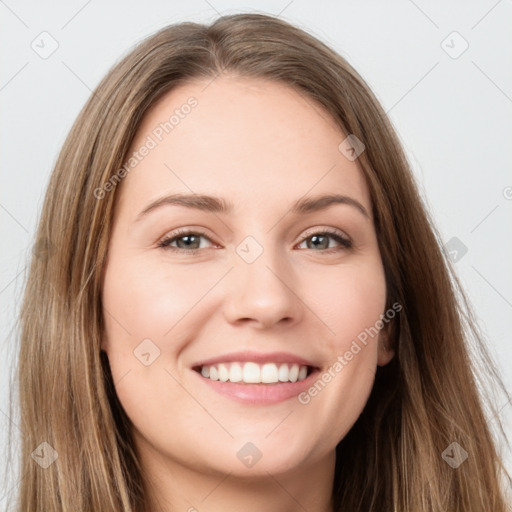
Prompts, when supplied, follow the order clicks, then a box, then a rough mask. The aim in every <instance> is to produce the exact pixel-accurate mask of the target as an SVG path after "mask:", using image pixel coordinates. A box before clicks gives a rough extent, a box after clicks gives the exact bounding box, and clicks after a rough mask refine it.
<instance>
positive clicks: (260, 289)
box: [224, 251, 304, 329]
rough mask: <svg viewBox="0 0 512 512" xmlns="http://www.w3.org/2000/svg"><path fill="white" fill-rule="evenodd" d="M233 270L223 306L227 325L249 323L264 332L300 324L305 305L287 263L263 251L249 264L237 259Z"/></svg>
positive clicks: (296, 281) (295, 278) (296, 280)
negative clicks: (279, 325) (279, 326)
mask: <svg viewBox="0 0 512 512" xmlns="http://www.w3.org/2000/svg"><path fill="white" fill-rule="evenodd" d="M235 258H238V256H237V255H235ZM235 267H236V268H235V269H234V270H233V271H232V272H230V276H229V283H228V285H227V288H226V301H225V303H224V304H225V306H224V315H225V318H226V320H227V321H228V322H230V323H232V324H241V323H252V324H253V325H254V327H256V328H259V329H267V328H269V327H272V326H273V325H275V324H279V323H281V324H283V325H288V326H290V325H292V324H294V323H297V322H299V321H300V319H301V318H302V315H303V311H304V305H303V303H302V301H301V299H300V298H299V296H298V294H297V292H296V291H295V290H294V286H293V285H294V283H295V285H297V283H298V279H297V277H296V276H295V274H294V272H293V269H292V268H291V267H290V265H289V264H288V263H287V262H286V261H283V260H282V259H281V260H279V257H278V256H273V255H271V254H270V252H269V251H264V252H263V254H262V255H261V256H260V257H259V258H258V259H256V261H253V262H252V263H247V262H246V261H244V260H243V259H241V258H239V259H238V260H236V263H235Z"/></svg>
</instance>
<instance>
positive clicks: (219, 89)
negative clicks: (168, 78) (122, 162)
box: [121, 76, 371, 211]
mask: <svg viewBox="0 0 512 512" xmlns="http://www.w3.org/2000/svg"><path fill="white" fill-rule="evenodd" d="M345 138H346V134H344V133H343V132H342V130H341V129H340V128H339V127H338V126H337V125H336V123H335V121H334V119H333V118H332V117H331V116H330V115H329V113H328V112H326V111H325V110H324V109H323V108H322V107H321V106H320V105H319V104H317V103H316V102H315V101H314V100H313V99H312V98H310V97H309V96H306V95H305V94H303V93H301V92H298V91H297V90H295V89H294V88H292V87H290V86H288V85H285V84H282V83H278V82H275V81H269V80H264V79H254V78H241V77H235V76H221V77H217V78H216V79H205V80H201V81H192V82H189V83H186V84H182V85H180V86H178V87H176V88H175V89H173V90H172V91H170V92H169V93H167V94H166V95H165V96H163V97H162V98H161V99H160V100H159V101H158V102H157V103H156V104H155V105H154V106H153V107H152V108H151V109H150V110H149V111H148V112H147V113H146V115H145V116H144V118H143V121H142V123H141V125H140V127H139V129H138V131H137V135H136V137H135V139H134V141H133V143H132V147H131V150H130V152H129V156H130V155H132V154H133V153H134V152H138V153H139V157H138V158H139V160H138V161H137V163H136V165H135V166H134V167H133V169H132V170H130V172H129V173H128V175H127V177H126V178H125V179H124V180H123V183H122V189H123V192H122V194H121V203H126V202H129V204H130V206H131V208H136V209H139V210H140V209H141V208H142V207H143V206H144V205H145V204H147V203H148V202H150V201H153V200H155V199H157V198H158V197H159V196H162V195H164V194H166V193H175V192H186V193H208V194H211V195H217V196H222V197H226V198H230V199H231V202H233V203H234V204H235V205H236V206H237V208H238V209H240V210H243V209H244V208H254V207H256V206H260V207H264V206H266V207H270V205H274V204H282V203H292V202H294V201H296V200H297V199H298V198H300V197H302V196H304V195H310V194H311V195H317V194H320V193H342V194H347V195H350V196H352V197H354V198H355V199H357V200H358V201H359V202H361V203H362V204H363V205H364V206H365V207H366V208H367V209H368V211H371V204H370V200H369V194H368V190H367V187H366V183H365V180H364V177H363V174H362V172H361V170H360V169H359V167H358V165H357V163H356V161H350V160H349V159H347V158H346V157H345V156H344V154H343V153H342V152H341V151H340V150H339V145H340V143H341V142H342V141H343V140H344V139H345ZM145 146H146V147H148V148H150V149H149V150H146V151H141V149H142V148H143V147H145ZM141 153H144V154H145V156H143V157H141V156H140V154H141Z"/></svg>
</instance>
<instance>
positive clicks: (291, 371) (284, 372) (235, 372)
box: [195, 361, 312, 385]
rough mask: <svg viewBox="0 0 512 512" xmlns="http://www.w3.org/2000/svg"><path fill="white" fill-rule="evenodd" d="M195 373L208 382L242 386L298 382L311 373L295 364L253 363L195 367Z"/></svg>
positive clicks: (308, 368)
mask: <svg viewBox="0 0 512 512" xmlns="http://www.w3.org/2000/svg"><path fill="white" fill-rule="evenodd" d="M195 369H196V371H198V372H200V373H201V375H202V376H203V377H204V378H206V379H210V380H218V381H221V382H239V383H244V384H274V385H276V384H281V383H286V382H300V381H302V380H304V379H305V378H306V377H307V376H308V374H309V373H311V371H312V367H310V366H307V365H299V364H296V363H265V364H258V363H256V362H253V361H247V362H237V361H234V362H230V363H218V364H212V365H203V366H201V367H196V368H195Z"/></svg>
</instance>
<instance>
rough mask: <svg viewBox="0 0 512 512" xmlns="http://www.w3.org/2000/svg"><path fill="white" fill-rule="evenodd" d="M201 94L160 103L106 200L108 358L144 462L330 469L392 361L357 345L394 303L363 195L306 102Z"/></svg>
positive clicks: (251, 83)
mask: <svg viewBox="0 0 512 512" xmlns="http://www.w3.org/2000/svg"><path fill="white" fill-rule="evenodd" d="M208 82H209V81H204V82H193V83H188V84H186V85H181V86H180V87H179V88H176V89H174V90H173V91H171V92H170V93H168V94H167V95H166V96H164V97H163V98H162V99H161V100H160V101H159V102H158V103H157V104H156V105H155V106H154V107H153V108H152V109H151V111H150V112H148V114H147V115H146V116H145V118H144V120H143V123H142V125H141V126H140V129H139V131H138V135H137V137H136V139H135V140H134V143H133V146H132V151H135V150H139V148H141V147H142V146H143V145H146V146H147V147H149V150H148V151H145V150H142V151H139V155H142V153H144V154H145V156H144V155H142V156H144V157H143V158H141V161H140V163H138V164H137V165H136V167H135V168H134V169H133V170H131V171H130V172H129V174H128V175H127V176H126V177H125V178H124V180H123V181H122V183H121V184H120V185H118V187H120V189H119V190H118V191H117V192H116V193H118V194H119V197H118V201H117V204H116V210H115V217H114V227H113V232H112V236H111V239H110V245H109V252H108V261H107V266H106V268H105V273H104V288H103V305H104V309H105V311H104V315H105V326H106V332H105V337H104V340H103V343H102V348H103V349H104V350H105V351H106V352H107V355H108V359H109V362H110V366H111V370H112V375H113V379H114V383H115V387H116V391H117V394H118V397H119V400H120V402H121V404H122V406H123V408H124V410H125V412H126V414H127V415H128V417H129V418H130V420H131V422H132V423H133V431H134V437H135V441H136V444H137V449H138V451H139V453H140V455H141V457H142V459H143V460H144V461H146V462H147V463H148V464H153V465H160V466H161V467H164V466H165V465H167V466H168V467H171V466H174V467H178V466H179V467H186V468H188V469H190V470H197V471H201V472H205V471H208V472H223V473H228V472H230V473H232V475H233V476H237V475H238V476H245V475H247V476H250V477H251V478H254V477H255V476H257V475H258V474H261V475H266V474H267V473H266V472H267V471H268V472H270V473H273V474H276V473H279V472H281V473H282V472H287V471H292V470H293V469H294V468H297V467H298V466H301V467H308V465H309V466H312V465H314V464H318V463H321V461H327V460H329V461H330V463H332V461H333V457H334V449H335V447H336V445H337V444H338V442H339V441H340V440H341V439H342V438H343V437H344V435H345V434H346V433H347V431H348V430H349V429H350V428H351V426H352V425H353V424H354V422H355V421H356V419H357V418H358V416H359V414H360V413H361V411H362V409H363V407H364V405H365V403H366V400H367V398H368V395H369V393H370V391H371V388H372V385H373V381H374V374H375V371H376V365H377V364H385V363H387V362H388V361H389V359H390V358H391V357H392V353H391V352H390V351H385V350H384V348H383V341H384V338H383V331H381V332H380V334H378V335H375V336H373V337H372V336H367V338H366V340H365V341H364V342H362V341H361V340H362V339H363V338H364V335H363V336H362V335H361V334H362V333H364V332H365V329H369V328H373V327H374V326H375V325H376V324H377V325H378V324H379V320H380V319H381V317H382V315H383V314H384V313H385V301H386V285H385V278H384V270H383V266H382V261H381V258H380V253H379V248H378V243H377V238H376V233H375V229H374V224H373V220H372V206H371V201H370V197H369V192H368V189H367V186H366V183H365V180H364V178H363V175H362V173H361V171H360V169H359V168H358V166H357V164H356V162H355V161H351V160H349V159H347V158H346V157H345V156H344V155H343V154H342V153H341V152H340V150H339V149H338V146H339V144H340V143H341V142H342V141H343V140H344V139H345V138H346V135H344V134H343V133H342V132H341V131H340V129H339V128H338V127H337V126H336V125H335V123H334V121H333V120H332V119H331V118H330V117H329V116H328V115H327V114H326V113H325V112H324V111H323V110H321V108H320V107H319V106H318V105H316V104H314V103H313V101H312V100H311V99H309V98H308V99H306V98H305V97H304V96H302V95H301V94H299V93H298V92H296V91H294V90H293V89H291V88H290V87H287V86H285V85H281V84H278V83H275V82H269V81H265V80H255V79H245V78H237V77H228V76H223V77H221V78H217V79H216V80H214V81H213V82H211V83H210V85H208V86H207V87H206V85H207V84H208ZM205 87H206V88H205ZM190 97H193V98H195V100H196V101H197V104H196V103H195V102H189V105H191V104H193V105H195V106H193V107H191V108H186V107H183V106H184V105H186V104H187V100H189V98H190ZM176 110H178V111H177V113H176V112H175V111H176ZM173 112H174V113H175V117H174V118H173V119H171V121H170V122H171V123H172V126H171V124H168V125H166V124H165V123H166V122H167V121H169V117H170V116H171V115H172V114H173ZM161 123H162V124H161ZM165 129H167V131H168V132H169V133H166V131H165ZM148 137H149V139H148ZM159 139H161V140H159ZM150 141H154V143H153V142H150ZM153 146H154V147H153ZM146 153H147V154H146ZM130 154H131V152H130ZM109 193H113V192H109ZM185 195H186V196H190V195H192V197H188V198H187V197H185ZM333 195H337V196H338V197H337V199H336V200H332V199H331V200H320V201H316V200H317V199H319V198H320V197H322V196H331V198H332V196H333ZM198 196H208V197H206V198H201V199H200V198H199V197H198ZM380 325H382V323H380ZM366 332H368V331H366ZM358 336H359V338H358ZM356 347H357V348H356ZM350 354H352V355H351V356H350ZM246 363H248V364H246ZM326 375H330V378H329V377H327V376H326ZM215 377H217V378H219V379H220V380H213V379H215ZM226 379H228V380H227V381H226ZM240 379H241V380H240ZM258 379H263V381H264V382H263V383H259V384H258V383H254V382H258ZM231 380H233V381H238V382H231ZM244 381H248V382H253V383H252V384H251V383H247V382H244ZM276 381H277V382H276ZM293 381H294V382H293ZM318 381H321V383H323V386H322V385H320V384H318ZM315 382H316V383H317V385H316V387H315ZM314 389H316V392H315V391H314ZM248 443H252V444H248ZM259 454H261V460H259V461H257V460H256V459H257V458H258V456H259ZM251 457H252V459H251ZM251 460H253V461H254V460H256V462H255V463H254V462H250V461H251ZM252 464H253V467H251V465H252ZM331 467H332V466H331Z"/></svg>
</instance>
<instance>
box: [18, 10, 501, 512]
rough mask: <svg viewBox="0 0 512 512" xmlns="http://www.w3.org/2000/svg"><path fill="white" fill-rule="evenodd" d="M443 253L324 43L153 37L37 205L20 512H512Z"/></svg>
mask: <svg viewBox="0 0 512 512" xmlns="http://www.w3.org/2000/svg"><path fill="white" fill-rule="evenodd" d="M438 240H439V237H438V235H437V233H436V231H435V229H434V228H433V227H432V223H431V220H430V219H429V216H428V214H427V212H426V210H425V207H424V206H423V204H422V201H421V198H420V196H419V194H418V191H417V188H416V185H415V183H414V181H413V179H412V176H411V173H410V170H409V167H408V164H407V161H406V159H405V156H404V154H403V151H402V149H401V147H400V145H399V143H398V140H397V137H396V135H395V133H394V131H393V128H392V127H391V125H390V123H389V121H388V119H387V118H386V115H385V113H384V112H383V110H382V108H381V107H380V106H379V104H378V102H377V100H376V99H375V97H374V96H373V94H372V93H371V91H370V90H369V88H368V86H367V85H366V84H365V83H364V81H363V80H362V78H361V77H360V76H359V75H358V74H357V73H356V72H355V71H354V70H353V69H352V68H351V67H350V65H349V64H348V63H347V62H346V61H345V60H344V59H342V58H341V57H340V56H339V55H338V54H336V53H335V52H334V51H332V50H331V49H329V48H328V47H326V46H325V45H324V44H322V43H321V42H319V41H318V40H316V39H314V38H313V37H311V36H310V35H308V34H306V33H305V32H303V31H301V30H299V29H297V28H295V27H293V26H291V25H289V24H288V23H286V22H284V21H282V20H279V19H277V18H273V17H269V16H264V15H257V14H240V15H233V16H226V17H223V18H220V19H219V20H217V21H216V22H214V23H213V24H212V25H211V26H203V25H198V24H194V23H182V24H179V25H174V26H169V27H167V28H165V29H163V30H161V31H160V32H158V33H157V34H155V35H154V36H152V37H150V38H148V39H147V40H146V41H144V42H143V43H141V44H140V45H139V46H138V47H137V48H135V49H134V50H133V51H132V52H131V53H130V54H129V55H128V56H127V57H125V58H124V59H123V60H122V61H121V62H120V63H119V64H117V65H116V66H115V67H114V68H113V69H112V70H111V71H110V72H109V73H108V75H107V76H106V77H105V79H104V80H103V81H102V82H101V84H100V85H99V86H98V87H97V89H96V91H95V92H94V94H93V95H92V96H91V98H90V100H89V101H88V103H87V104H86V106H85V107H84V109H83V111H82V112H81V114H80V115H79V117H78V119H77V121H76V123H75V125H74V127H73V128H72V130H71V133H70V135H69V137H68V139H67V140H66V143H65V145H64V147H63V149H62V152H61V154H60V157H59V159H58V161H57V164H56V167H55V170H54V172H53V175H52V178H51V181H50V185H49V188H48V192H47V196H46V200H45V204H44V208H43V213H42V216H41V221H40V225H39V230H38V243H39V244H41V243H47V244H49V245H50V246H51V247H52V251H50V252H49V257H47V258H38V259H34V261H33V262H32V264H31V269H30V276H29V280H28V284H27V288H26V293H25V300H24V304H23V308H22V313H21V326H22V334H21V351H20V368H19V379H20V401H21V414H22V426H23V427H22V428H23V433H24V437H23V454H22V455H23V457H22V468H21V469H22V472H23V474H24V475H25V477H24V479H23V480H22V482H21V484H20V501H19V510H23V511H31V512H33V511H43V510H44V511H49V510H52V511H61V510H62V511H67V510H73V511H90V510H101V511H119V510H124V511H156V510H162V511H169V510H190V511H192V510H199V511H202V510H208V511H217V510H224V511H226V510H240V509H243V510H246V511H256V510H258V511H259V510H266V511H281V512H282V511H288V510H289V511H292V510H309V511H322V512H323V511H329V512H331V511H332V512H334V511H342V510H343V511H361V512H363V511H364V512H367V511H379V512H384V511H394V512H395V511H404V512H405V511H415V512H427V511H432V512H433V511H439V512H441V511H443V512H444V511H446V510H450V511H460V512H462V511H464V512H468V511H470V512H473V511H474V512H476V511H490V510H492V511H494V512H503V511H505V510H506V504H505V498H504V494H503V491H502V488H501V487H500V485H501V483H502V482H501V481H500V478H501V476H502V474H503V473H504V470H503V467H502V463H501V461H500V458H499V455H498V453H497V448H496V446H495V444H494V440H493V438H492V435H491V433H490V430H489V428H488V426H487V424H486V419H485V417H484V413H483V406H482V402H481V398H480V396H479V394H478V390H477V383H478V380H477V379H478V375H477V374H476V372H475V369H474V368H473V362H472V360H471V359H470V357H469V351H468V347H467V342H468V341H469V338H470V335H471V334H473V335H474V337H475V339H476V340H477V341H478V340H479V337H478V333H477V331H476V327H475V325H474V322H473V321H472V320H471V317H470V316H467V314H466V313H465V311H467V307H466V310H464V309H463V308H462V303H464V305H465V300H464V295H463V294H462V291H461V290H460V287H459V285H458V282H457V280H456V278H455V277H454V276H453V275H451V273H450V269H449V266H448V265H447V263H446V260H445V257H444V255H443V253H442V251H441V249H440V245H439V242H438ZM457 294H460V297H461V299H459V300H458V298H457ZM460 300H462V303H461V302H460ZM482 354H483V356H484V357H485V351H482ZM39 411H45V413H44V414H40V413H39Z"/></svg>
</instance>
